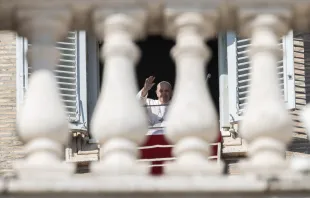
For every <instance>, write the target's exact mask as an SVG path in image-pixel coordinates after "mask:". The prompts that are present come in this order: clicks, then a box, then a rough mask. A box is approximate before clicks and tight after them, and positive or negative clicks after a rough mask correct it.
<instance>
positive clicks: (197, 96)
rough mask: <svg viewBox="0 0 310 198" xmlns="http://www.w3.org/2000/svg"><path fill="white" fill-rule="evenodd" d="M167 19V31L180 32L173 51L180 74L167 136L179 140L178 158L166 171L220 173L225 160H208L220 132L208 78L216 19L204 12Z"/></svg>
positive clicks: (179, 173) (168, 32)
mask: <svg viewBox="0 0 310 198" xmlns="http://www.w3.org/2000/svg"><path fill="white" fill-rule="evenodd" d="M167 19H168V20H167V21H168V22H167V24H166V28H167V34H170V35H175V36H176V45H175V47H174V48H173V49H172V51H171V52H172V56H173V58H174V60H175V63H176V70H177V72H176V74H177V75H176V86H175V90H174V94H173V99H172V101H171V107H170V108H169V112H168V114H167V125H166V127H167V133H166V137H167V138H168V140H170V141H171V142H172V143H174V144H175V147H174V149H173V154H174V156H175V157H176V160H175V161H174V162H172V163H170V164H167V167H166V168H165V172H166V173H167V174H172V175H174V174H175V175H183V174H189V175H193V174H194V175H195V174H198V175H199V174H207V175H211V174H219V173H221V171H222V164H221V163H220V164H216V163H215V162H214V163H213V162H212V161H208V157H209V155H210V148H209V147H210V146H209V143H211V142H214V141H215V140H216V138H217V136H218V134H219V126H218V125H219V121H218V118H217V115H216V111H215V107H214V105H213V102H212V99H211V96H210V93H209V90H208V86H207V83H206V81H205V67H206V65H207V62H208V61H209V59H210V57H211V52H210V49H208V48H207V47H206V44H205V41H204V40H205V39H209V38H211V37H212V36H214V35H215V33H216V29H215V20H212V17H210V18H209V17H205V16H203V15H202V14H200V13H181V14H178V13H167Z"/></svg>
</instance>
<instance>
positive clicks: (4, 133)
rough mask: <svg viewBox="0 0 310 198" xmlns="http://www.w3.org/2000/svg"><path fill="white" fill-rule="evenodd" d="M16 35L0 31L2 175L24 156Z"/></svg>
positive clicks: (0, 170)
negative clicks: (18, 126)
mask: <svg viewBox="0 0 310 198" xmlns="http://www.w3.org/2000/svg"><path fill="white" fill-rule="evenodd" d="M15 118H16V36H15V33H12V32H8V31H0V175H1V174H2V173H3V172H5V171H8V170H11V168H12V162H13V161H14V160H15V159H17V158H20V157H22V156H23V154H22V152H21V151H22V149H21V146H22V143H21V142H20V141H19V140H18V138H17V137H16V135H15Z"/></svg>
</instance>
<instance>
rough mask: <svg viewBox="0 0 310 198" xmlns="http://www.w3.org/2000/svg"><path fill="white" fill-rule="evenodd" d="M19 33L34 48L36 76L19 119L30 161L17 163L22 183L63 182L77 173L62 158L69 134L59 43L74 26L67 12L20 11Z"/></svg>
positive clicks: (31, 56) (31, 53) (32, 59)
mask: <svg viewBox="0 0 310 198" xmlns="http://www.w3.org/2000/svg"><path fill="white" fill-rule="evenodd" d="M17 16H18V33H19V35H20V36H24V37H26V38H27V39H28V41H29V42H30V43H31V44H32V46H31V50H30V51H28V53H27V58H28V64H29V65H31V67H32V74H31V77H30V80H29V85H28V89H27V93H26V97H25V101H24V105H23V107H22V108H21V110H20V112H19V114H18V115H17V132H18V134H19V136H20V138H21V139H22V140H23V142H24V143H25V144H26V145H25V152H26V158H25V159H23V160H21V161H19V162H18V163H16V165H15V168H16V170H17V173H18V176H19V177H20V178H22V179H27V180H28V179H38V178H41V179H60V178H64V177H68V176H70V175H71V174H73V172H74V167H73V166H72V165H70V164H65V163H64V160H63V157H62V155H63V154H64V144H67V143H68V138H69V131H68V122H67V116H66V112H65V106H64V104H63V102H62V100H61V96H60V92H59V88H58V85H57V82H56V78H55V76H54V71H53V70H54V68H55V67H56V65H57V63H58V61H59V52H58V50H57V49H56V47H55V45H56V42H57V41H59V40H62V39H63V38H64V37H65V36H66V35H67V31H68V28H69V24H70V12H69V11H67V10H62V9H57V10H52V9H49V10H34V9H29V10H20V11H18V15H17Z"/></svg>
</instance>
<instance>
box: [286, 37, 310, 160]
mask: <svg viewBox="0 0 310 198" xmlns="http://www.w3.org/2000/svg"><path fill="white" fill-rule="evenodd" d="M294 68H295V72H294V73H295V94H296V109H295V110H294V111H292V118H293V122H294V133H293V141H292V143H291V144H290V145H289V147H288V151H287V157H292V156H298V155H305V154H306V155H308V154H310V144H309V140H308V138H307V135H306V131H305V129H304V127H303V124H302V122H301V121H300V119H299V113H300V111H301V109H302V108H303V107H304V106H305V105H306V103H308V102H310V32H309V33H308V32H307V33H306V32H294Z"/></svg>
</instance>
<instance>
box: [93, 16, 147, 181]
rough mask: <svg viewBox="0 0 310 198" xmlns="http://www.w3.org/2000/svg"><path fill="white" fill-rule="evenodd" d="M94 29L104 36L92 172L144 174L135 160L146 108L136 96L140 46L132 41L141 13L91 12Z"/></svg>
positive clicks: (144, 130) (141, 25)
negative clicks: (95, 157)
mask: <svg viewBox="0 0 310 198" xmlns="http://www.w3.org/2000/svg"><path fill="white" fill-rule="evenodd" d="M93 19H94V24H95V32H96V34H97V35H98V37H99V38H100V39H102V40H104V45H103V49H102V55H101V57H102V59H103V60H104V63H105V66H104V74H103V75H104V76H103V84H102V91H101V94H100V96H99V99H98V103H97V105H96V108H95V111H94V115H93V120H92V125H91V131H92V133H93V134H94V137H95V138H96V139H98V140H99V142H100V144H101V146H102V148H101V154H100V155H101V156H100V157H101V161H100V162H99V163H97V164H94V166H93V167H92V170H93V172H95V173H96V174H99V175H100V174H101V175H123V174H147V172H148V168H147V166H144V165H142V164H139V163H138V162H137V155H138V152H139V150H138V145H139V144H141V143H142V142H143V141H144V139H145V135H146V133H147V120H146V115H145V112H144V110H143V108H142V106H141V105H140V103H139V101H138V100H137V98H136V94H137V93H138V88H137V85H136V79H135V64H136V62H137V61H138V59H139V55H140V53H139V49H138V47H137V46H136V45H135V43H134V39H137V38H138V37H139V36H141V35H142V34H143V31H144V19H145V16H144V13H137V14H136V15H133V14H132V15H127V14H112V15H108V16H106V15H105V14H104V12H103V11H102V10H98V11H96V12H95V13H94V17H93Z"/></svg>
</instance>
